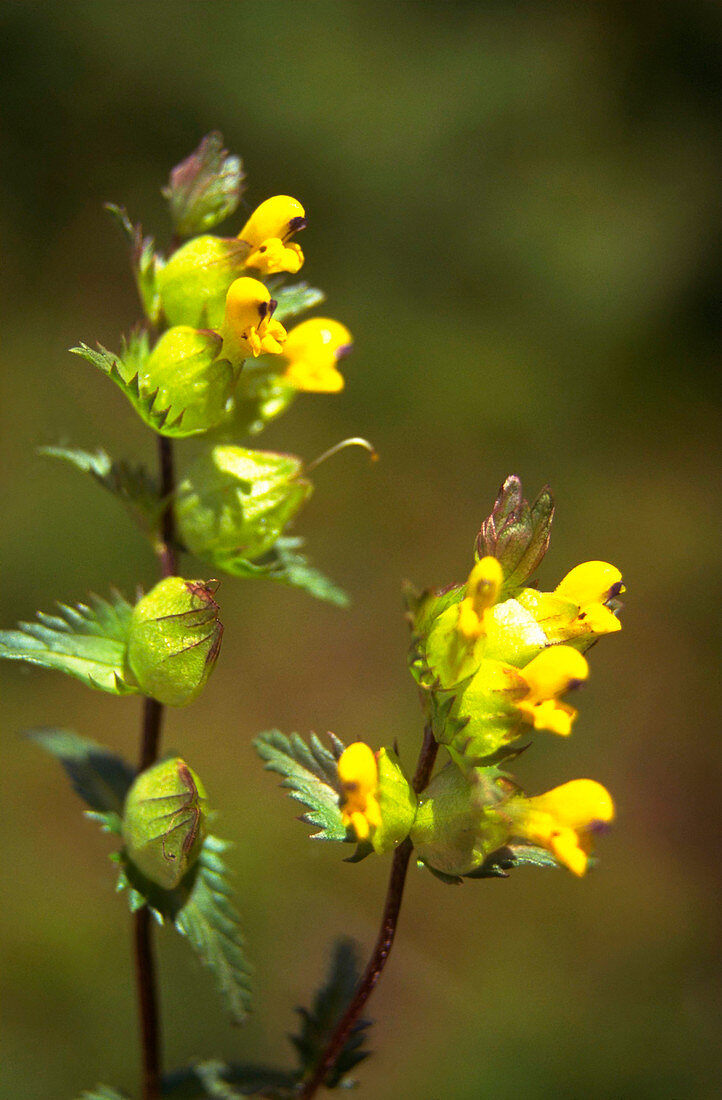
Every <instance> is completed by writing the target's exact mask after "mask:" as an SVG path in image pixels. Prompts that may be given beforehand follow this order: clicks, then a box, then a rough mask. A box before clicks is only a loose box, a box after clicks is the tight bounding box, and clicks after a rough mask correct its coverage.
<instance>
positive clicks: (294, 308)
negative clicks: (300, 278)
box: [270, 283, 326, 321]
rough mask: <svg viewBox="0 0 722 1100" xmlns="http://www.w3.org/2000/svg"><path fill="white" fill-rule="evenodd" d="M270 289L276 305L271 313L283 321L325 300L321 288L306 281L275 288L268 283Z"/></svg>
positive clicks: (277, 319) (275, 318) (276, 318)
mask: <svg viewBox="0 0 722 1100" xmlns="http://www.w3.org/2000/svg"><path fill="white" fill-rule="evenodd" d="M270 291H271V294H272V296H273V298H274V299H275V300H276V302H277V305H276V308H275V310H274V313H273V317H274V320H276V321H285V320H287V319H288V318H289V317H295V316H296V315H297V314H299V313H303V312H304V310H306V309H313V307H314V306H317V305H320V303H321V302H324V301H325V300H326V295H325V294H324V292H323V291H322V290H317V289H316V287H315V286H309V285H308V283H294V284H293V285H292V286H283V287H279V288H278V289H276V288H275V287H274V286H273V284H270Z"/></svg>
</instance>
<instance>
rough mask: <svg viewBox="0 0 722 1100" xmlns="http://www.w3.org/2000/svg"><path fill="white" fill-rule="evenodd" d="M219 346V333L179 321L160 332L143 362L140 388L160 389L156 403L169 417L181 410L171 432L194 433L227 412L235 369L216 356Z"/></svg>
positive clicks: (208, 425)
mask: <svg viewBox="0 0 722 1100" xmlns="http://www.w3.org/2000/svg"><path fill="white" fill-rule="evenodd" d="M220 350H221V338H220V336H218V334H217V333H215V332H202V331H199V330H197V329H194V328H189V327H188V326H187V325H178V326H176V327H175V328H171V329H168V331H167V332H165V333H163V335H162V336H161V338H160V340H159V341H158V343H157V344H156V345H155V347H154V348H153V350H152V352H151V353H150V355H149V356H148V358H147V360H146V361H145V363H144V365H143V367H142V370H141V372H140V376H139V381H140V387H141V390H142V391H143V392H144V393H153V392H154V391H155V390H157V391H158V393H157V397H156V398H155V402H154V406H155V407H156V408H158V409H165V408H170V410H171V417H169V419H172V417H173V416H177V415H178V414H179V413H181V412H182V413H183V419H182V421H181V423H180V424H179V425H178V426H176V427H174V428H173V430H172V432H171V433H170V434H172V435H174V436H188V435H198V434H200V433H201V432H206V431H208V430H209V429H210V428H213V427H215V425H216V424H218V423H219V422H220V421H221V420H223V419H224V417H225V416H226V415H227V411H228V408H229V403H230V399H231V396H232V394H233V388H234V386H235V381H236V372H235V371H234V370H233V368H232V367H231V365H230V363H228V362H227V361H226V360H225V359H222V358H218V355H219V352H220ZM161 434H162V433H161Z"/></svg>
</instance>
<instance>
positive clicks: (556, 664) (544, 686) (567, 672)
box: [520, 645, 589, 703]
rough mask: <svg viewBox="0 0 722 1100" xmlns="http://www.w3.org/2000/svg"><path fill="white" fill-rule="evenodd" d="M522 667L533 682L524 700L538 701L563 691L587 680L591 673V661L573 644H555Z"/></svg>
mask: <svg viewBox="0 0 722 1100" xmlns="http://www.w3.org/2000/svg"><path fill="white" fill-rule="evenodd" d="M520 671H521V675H522V677H523V678H524V680H526V682H527V684H528V685H529V694H528V696H527V697H526V698H525V699H524V702H525V703H535V702H541V701H543V700H545V699H553V698H555V697H556V696H557V695H563V694H564V692H565V691H569V689H570V688H571V687H574V686H576V685H577V684H578V683H583V682H584V680H586V679H587V677H588V676H589V665H588V664H587V662H586V660H585V658H584V657H583V656H582V655H581V653H580V652H579V651H578V650H577V649H573V648H572V646H568V645H554V646H548V647H547V648H546V649H543V650H542V651H541V653H540V654H538V656H536V657H535V658H534V660H533V661H530V662H529V664H528V665H526V666H525V668H523V669H521V670H520Z"/></svg>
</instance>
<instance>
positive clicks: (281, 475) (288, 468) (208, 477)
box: [175, 445, 312, 572]
mask: <svg viewBox="0 0 722 1100" xmlns="http://www.w3.org/2000/svg"><path fill="white" fill-rule="evenodd" d="M301 470H302V464H301V460H300V459H298V458H295V457H294V456H293V455H283V454H273V453H272V452H270V451H252V450H248V449H247V448H245V447H235V446H230V445H228V446H217V447H213V448H212V450H211V451H209V452H208V453H207V454H205V455H203V456H202V457H201V458H199V459H198V460H197V461H196V462H195V463H194V464H193V466H192V467H191V468H190V470H189V471H188V473H187V475H186V477H185V478H184V479H183V481H182V482H181V484H180V486H179V488H178V493H177V497H176V506H175V513H176V520H177V523H178V532H179V534H180V537H181V539H182V540H183V542H184V543H185V545H186V546H187V547H188V549H189V550H191V551H192V552H193V553H194V554H196V555H197V556H198V557H199V558H203V560H204V561H208V562H210V563H211V564H213V565H216V566H218V567H219V568H222V569H225V570H227V571H229V572H233V561H234V559H244V560H245V561H253V560H254V559H256V558H259V557H261V555H263V554H265V553H266V552H267V551H268V550H270V549H271V547H272V546H273V544H274V542H275V541H276V539H277V538H278V537H279V535H281V533H282V532H283V529H284V527H285V526H286V524H287V523H288V522H289V520H290V519H292V518H293V516H295V514H296V512H298V510H299V509H300V508H301V506H302V504H303V503H304V501H305V500H306V499H307V498H308V496H309V495H310V493H311V491H312V486H311V483H310V482H309V481H307V480H306V479H305V478H302V477H300V476H299V475H300V473H301Z"/></svg>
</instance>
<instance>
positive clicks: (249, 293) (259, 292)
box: [221, 277, 286, 366]
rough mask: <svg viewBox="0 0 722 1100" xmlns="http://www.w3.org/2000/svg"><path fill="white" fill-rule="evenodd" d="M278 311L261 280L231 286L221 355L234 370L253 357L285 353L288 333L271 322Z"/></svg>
mask: <svg viewBox="0 0 722 1100" xmlns="http://www.w3.org/2000/svg"><path fill="white" fill-rule="evenodd" d="M275 308H276V303H275V301H274V299H273V298H272V297H271V295H270V294H269V292H268V290H267V289H266V287H265V286H264V285H263V283H261V282H259V281H258V279H249V278H245V277H244V278H242V279H236V280H235V282H233V283H231V285H230V287H229V289H228V294H227V295H226V313H225V317H224V318H223V325H222V327H221V336H222V337H223V348H222V350H221V355H222V356H223V357H224V358H226V359H228V360H230V362H231V363H232V364H233V365H234V366H235V365H236V364H238V363H240V362H242V361H243V360H244V359H247V358H248V357H249V356H251V355H252V356H254V357H256V356H258V355H260V354H261V353H262V352H272V353H273V354H274V355H277V354H278V353H279V352H280V351H282V350H283V343H284V341H285V339H286V330H285V328H284V327H283V325H282V324H281V322H280V321H274V320H273V319H272V318H273V311H274V309H275Z"/></svg>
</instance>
